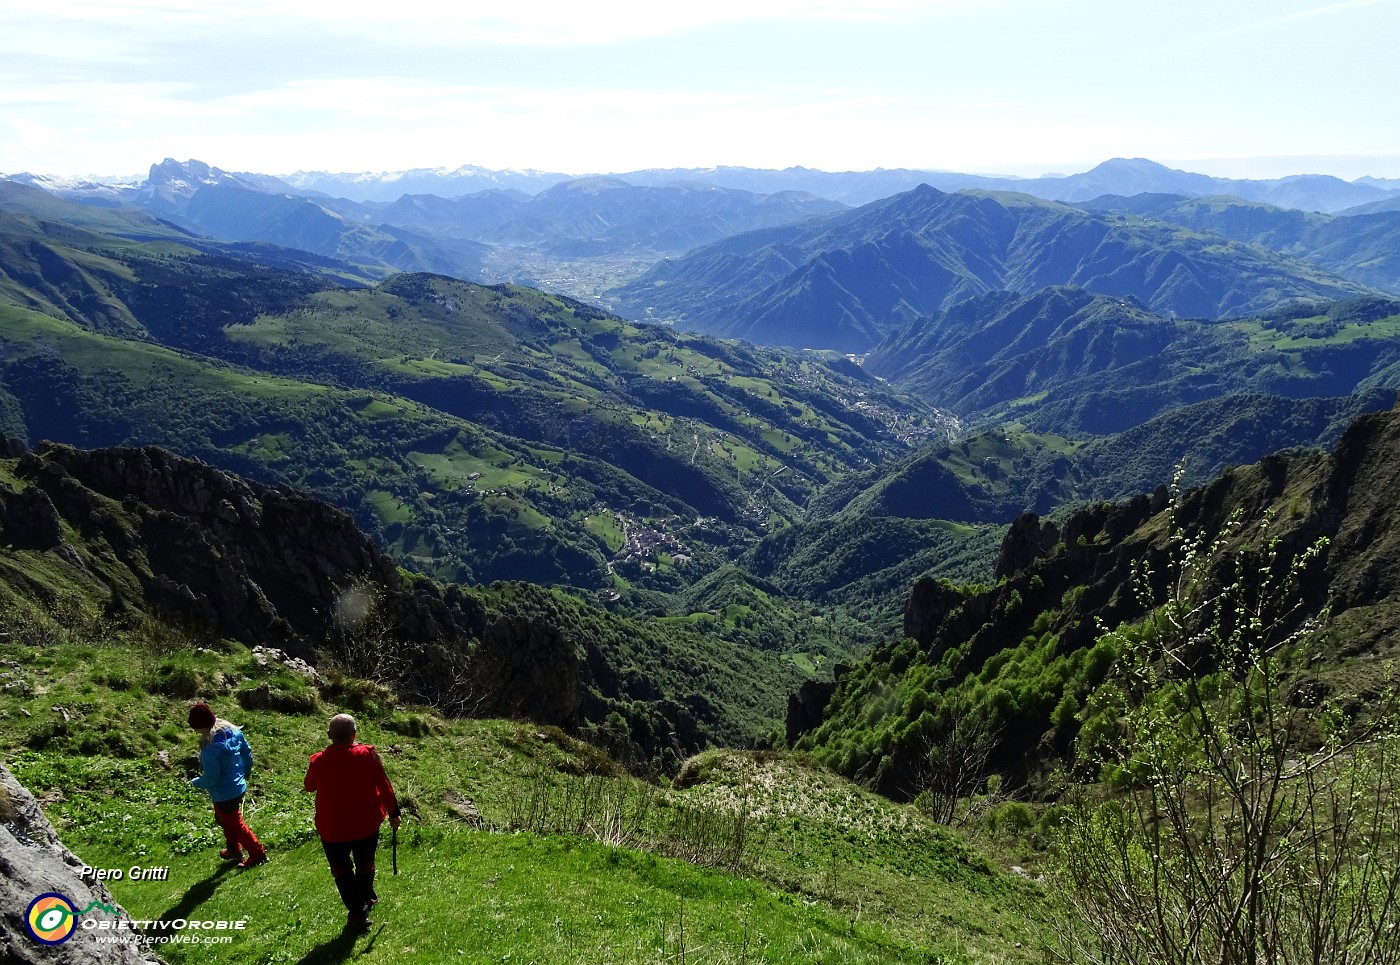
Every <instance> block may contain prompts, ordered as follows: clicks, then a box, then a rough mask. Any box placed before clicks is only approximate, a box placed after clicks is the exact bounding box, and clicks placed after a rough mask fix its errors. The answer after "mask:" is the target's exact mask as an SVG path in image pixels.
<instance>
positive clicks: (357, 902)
mask: <svg viewBox="0 0 1400 965" xmlns="http://www.w3.org/2000/svg"><path fill="white" fill-rule="evenodd" d="M321 848H322V849H323V850H324V851H325V852H326V860H327V861H328V862H330V866H331V876H332V877H333V878H335V888H336V890H337V891H339V892H340V900H341V901H343V902H344V903H345V909H346V911H348V912H350V915H351V917H352V918H353V917H356V916H359V917H362V918H368V917H369V910H370V907H371V906H373V905H374V903H375V902H376V901H378V900H379V896H378V895H376V894H375V893H374V852H375V851H376V850H377V849H378V848H379V832H378V831H377V830H376V831H375V832H374V833H373V834H371V835H370V836H369V837H367V838H361V839H360V840H358V841H326V840H324V839H323V840H322V841H321Z"/></svg>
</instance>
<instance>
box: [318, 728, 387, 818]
mask: <svg viewBox="0 0 1400 965" xmlns="http://www.w3.org/2000/svg"><path fill="white" fill-rule="evenodd" d="M306 789H307V790H308V791H315V792H316V833H317V834H319V835H320V836H321V840H322V841H330V842H333V843H334V842H343V841H359V840H360V839H361V838H367V837H369V836H370V835H371V834H374V833H375V832H376V831H378V830H379V826H380V825H381V824H383V823H384V818H386V817H387V816H388V815H389V814H390V813H391V812H393V811H394V810H396V809H397V808H398V801H397V799H396V798H395V797H394V788H393V786H392V785H391V784H390V783H389V776H388V775H387V774H385V773H384V763H383V762H382V761H380V759H379V753H378V752H377V751H376V750H375V749H374V747H373V746H372V745H370V744H332V745H331V746H330V747H327V748H326V749H325V750H323V751H319V752H317V753H315V754H312V755H311V764H310V766H308V767H307V768H306Z"/></svg>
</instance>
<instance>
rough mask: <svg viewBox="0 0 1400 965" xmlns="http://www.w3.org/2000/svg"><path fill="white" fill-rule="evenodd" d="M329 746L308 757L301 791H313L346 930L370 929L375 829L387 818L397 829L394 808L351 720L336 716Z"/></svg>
mask: <svg viewBox="0 0 1400 965" xmlns="http://www.w3.org/2000/svg"><path fill="white" fill-rule="evenodd" d="M327 733H328V735H329V736H330V739H331V746H330V747H327V748H326V749H325V750H323V751H319V752H317V753H315V754H312V755H311V764H310V766H308V767H307V769H306V790H308V791H315V792H316V833H317V834H319V835H320V836H321V847H322V848H323V849H325V852H326V860H327V861H329V862H330V865H331V875H332V876H333V877H334V878H335V887H336V890H337V891H339V892H340V900H341V901H343V902H345V908H346V910H347V911H348V912H349V913H350V915H349V918H348V920H347V921H346V922H345V927H346V929H347V930H352V931H365V930H367V929H368V928H369V927H370V920H369V912H370V909H371V908H373V907H374V905H375V903H376V902H378V901H379V896H378V895H376V894H375V893H374V852H375V849H376V848H378V846H379V827H380V825H382V824H383V823H384V818H385V817H388V819H389V824H390V825H392V826H393V827H394V828H395V829H397V828H398V826H399V804H398V799H397V798H396V797H395V796H394V788H393V786H392V785H390V783H389V776H388V775H387V774H385V773H384V763H383V762H382V761H381V760H380V759H379V753H378V752H377V751H375V749H374V748H373V747H372V746H370V745H369V744H359V743H356V741H355V718H353V717H351V716H350V715H349V714H336V715H335V716H334V717H332V718H331V722H330V727H329V728H328V731H327Z"/></svg>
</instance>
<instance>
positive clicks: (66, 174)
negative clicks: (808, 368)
mask: <svg viewBox="0 0 1400 965" xmlns="http://www.w3.org/2000/svg"><path fill="white" fill-rule="evenodd" d="M1115 157H1119V158H1121V157H1123V155H1116V156H1115ZM165 160H167V159H166V158H161V159H159V160H155V161H152V162H151V164H150V165H147V166H146V168H145V169H143V170H141V171H127V172H112V171H41V170H36V169H34V168H23V169H17V170H12V171H0V176H5V177H9V176H14V175H18V174H30V175H35V176H47V177H54V178H65V179H72V180H83V179H88V180H93V181H98V182H109V183H121V182H130V181H142V180H144V179H145V178H146V177H147V176H148V175H149V172H150V168H151V167H152V166H154V165H157V164H160V163H162V162H163V161H165ZM174 160H176V161H178V162H180V163H187V162H190V161H199V162H202V163H204V164H208V165H209V166H210V167H214V168H219V169H220V170H223V171H227V172H229V173H231V174H239V173H242V174H261V175H268V176H271V177H277V178H287V177H293V176H295V175H306V174H324V175H327V176H356V175H366V176H370V175H392V174H405V173H408V172H413V171H445V172H450V171H456V170H459V169H462V168H482V169H485V170H490V171H500V172H506V171H513V172H519V173H524V174H529V173H539V174H556V175H562V176H565V177H570V178H585V177H601V176H609V175H611V176H618V175H626V174H630V173H634V172H639V171H645V170H668V169H676V170H695V171H705V170H716V169H724V168H731V169H732V168H746V169H752V170H782V169H780V168H754V167H752V166H750V165H744V164H718V165H713V164H710V165H683V164H678V165H666V166H665V167H664V168H640V167H629V168H619V169H617V170H613V171H556V170H551V169H548V168H544V167H540V166H533V165H532V166H525V167H508V168H487V167H486V166H485V165H480V164H474V163H472V162H471V161H464V162H462V163H461V164H444V165H415V166H410V167H404V168H394V169H379V170H372V169H368V168H337V169H327V168H309V167H299V168H294V169H290V170H282V171H260V170H253V169H242V170H235V169H233V168H230V167H228V166H227V165H223V164H219V163H218V162H217V161H211V160H209V159H208V158H197V157H177V158H174ZM1109 160H1113V158H1105V159H1104V161H1109ZM1147 160H1151V161H1156V163H1158V164H1161V165H1163V166H1165V167H1168V168H1172V169H1174V170H1178V171H1185V172H1188V173H1192V174H1205V175H1209V176H1211V177H1218V178H1228V179H1231V180H1260V181H1267V180H1274V179H1277V178H1284V177H1292V176H1300V175H1330V176H1332V177H1337V178H1340V179H1342V180H1344V181H1356V180H1358V179H1360V178H1365V177H1372V178H1377V179H1381V180H1386V179H1400V174H1397V175H1395V176H1393V178H1392V177H1388V176H1387V175H1384V174H1375V173H1372V169H1371V168H1370V167H1368V166H1367V161H1368V160H1370V159H1365V158H1325V157H1324V158H1294V157H1266V158H1195V159H1187V160H1173V161H1162V160H1158V159H1156V158H1148V159H1147ZM1381 160H1382V161H1383V162H1384V163H1385V164H1389V165H1394V166H1400V158H1384V159H1381ZM1102 163H1104V162H1103V161H1099V162H1095V163H1093V164H1089V165H1087V166H1084V167H1073V166H1069V165H1059V166H1058V167H1057V166H1055V165H1051V164H1046V165H1040V166H1037V165H1030V166H1026V167H1022V168H1021V169H1020V170H1015V169H1014V167H1015V166H1013V165H1003V166H995V165H994V166H993V167H991V168H989V169H987V170H978V171H973V170H961V171H957V170H953V169H951V168H932V167H923V168H902V169H904V170H919V171H927V172H929V173H945V174H970V175H977V176H981V177H990V178H1020V179H1023V180H1033V179H1035V178H1041V177H1067V176H1072V175H1076V174H1082V173H1084V172H1086V171H1089V170H1091V169H1093V168H1094V167H1097V166H1098V165H1099V164H1102ZM790 167H796V168H806V169H808V170H813V171H820V172H822V173H827V174H843V173H862V172H868V171H878V170H895V169H896V167H895V166H893V165H884V166H877V167H872V168H859V169H856V168H851V169H846V170H844V171H836V170H833V169H829V168H819V167H817V166H815V165H810V164H805V165H804V164H797V165H790ZM1358 172H1359V173H1358Z"/></svg>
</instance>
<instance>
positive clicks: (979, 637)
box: [788, 407, 1400, 793]
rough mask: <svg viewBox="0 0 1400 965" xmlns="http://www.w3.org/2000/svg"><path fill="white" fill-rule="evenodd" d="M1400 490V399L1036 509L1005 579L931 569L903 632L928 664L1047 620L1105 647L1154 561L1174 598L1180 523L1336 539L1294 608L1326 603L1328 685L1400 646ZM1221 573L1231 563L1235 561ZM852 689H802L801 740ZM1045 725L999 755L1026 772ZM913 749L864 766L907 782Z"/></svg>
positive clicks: (1003, 570)
mask: <svg viewBox="0 0 1400 965" xmlns="http://www.w3.org/2000/svg"><path fill="white" fill-rule="evenodd" d="M1397 492H1400V407H1398V408H1396V409H1393V410H1391V411H1389V412H1381V413H1374V414H1371V415H1367V416H1365V417H1363V418H1361V419H1360V420H1358V421H1357V422H1356V423H1354V424H1353V425H1352V426H1351V427H1350V428H1349V429H1348V430H1347V431H1346V433H1345V434H1344V435H1343V437H1342V439H1341V441H1340V442H1339V444H1338V446H1337V448H1336V450H1335V451H1334V452H1333V453H1332V454H1331V455H1310V456H1300V457H1297V458H1284V457H1281V456H1269V457H1266V458H1265V459H1263V460H1261V461H1260V462H1258V463H1256V464H1255V465H1252V466H1245V467H1239V468H1236V469H1233V470H1230V471H1228V472H1226V473H1225V474H1224V475H1222V476H1221V477H1220V478H1218V479H1216V480H1215V481H1214V482H1212V483H1210V484H1208V485H1206V486H1202V487H1200V488H1198V489H1195V490H1192V491H1190V492H1188V493H1185V494H1183V495H1182V496H1181V497H1180V498H1179V499H1177V500H1175V501H1173V500H1171V499H1170V498H1169V495H1168V493H1167V491H1166V490H1165V489H1159V490H1158V491H1157V492H1156V493H1153V494H1152V495H1150V496H1148V495H1143V496H1138V497H1136V498H1134V499H1131V500H1129V501H1127V502H1124V503H1118V504H1111V505H1109V504H1104V505H1098V506H1094V507H1091V508H1089V509H1086V510H1084V511H1082V512H1080V513H1077V514H1075V515H1073V516H1071V517H1070V518H1069V519H1067V520H1066V521H1065V522H1064V524H1063V526H1059V527H1057V526H1056V525H1055V524H1053V523H1051V522H1047V521H1043V520H1041V519H1039V518H1038V517H1037V516H1035V515H1034V514H1031V513H1027V514H1026V515H1024V516H1022V517H1021V518H1019V519H1018V520H1016V522H1015V523H1013V524H1012V526H1011V527H1010V529H1009V530H1008V532H1007V534H1006V537H1005V539H1004V542H1003V545H1002V553H1001V559H1000V562H999V564H998V569H997V575H998V577H999V580H998V584H997V585H996V586H993V587H990V588H987V589H985V590H982V591H980V592H977V593H973V594H970V595H964V594H962V593H960V592H959V591H957V590H956V589H954V588H951V587H949V586H946V585H944V584H941V583H939V582H937V581H933V580H920V581H919V582H918V583H916V584H915V586H914V587H913V588H912V590H911V592H910V595H909V598H908V602H907V604H906V609H905V618H904V629H905V633H906V635H907V636H909V637H911V638H913V639H914V640H916V641H917V642H918V643H919V644H920V647H921V650H922V653H923V659H924V660H925V661H927V662H929V663H937V662H940V661H944V660H945V655H946V654H947V653H948V652H949V651H950V650H951V649H953V648H958V650H959V652H960V654H961V656H960V657H959V659H958V660H957V662H956V665H955V666H951V667H950V668H949V669H950V671H951V673H952V675H953V677H954V678H955V679H958V678H961V677H962V676H965V675H967V674H970V673H975V672H977V671H978V669H979V668H981V667H982V666H983V664H985V663H986V661H987V660H988V659H989V658H991V657H992V656H993V655H995V654H996V653H998V652H999V651H1001V650H1002V649H1004V648H1007V647H1011V646H1015V645H1016V644H1017V643H1019V641H1021V640H1022V639H1023V638H1024V637H1025V636H1026V635H1027V634H1028V633H1030V632H1031V630H1032V625H1033V624H1036V622H1037V618H1040V619H1041V623H1040V624H1039V625H1038V628H1037V630H1036V632H1037V633H1043V632H1045V631H1046V630H1048V631H1050V632H1052V633H1053V634H1055V636H1056V638H1057V641H1058V642H1057V652H1060V653H1065V652H1070V651H1073V650H1075V649H1079V648H1082V647H1087V646H1091V645H1093V644H1094V643H1095V642H1096V641H1097V639H1098V635H1099V633H1100V629H1099V628H1100V626H1101V625H1108V626H1116V625H1119V624H1122V623H1125V622H1131V621H1135V620H1138V619H1141V618H1142V617H1143V616H1144V615H1145V609H1144V600H1143V597H1142V596H1140V595H1139V594H1138V593H1136V592H1134V580H1135V574H1137V573H1138V572H1140V571H1145V572H1147V573H1151V574H1154V576H1153V580H1154V585H1153V587H1152V589H1153V593H1152V594H1150V595H1149V598H1150V599H1155V600H1161V599H1162V598H1163V596H1164V594H1165V586H1164V585H1162V584H1163V581H1164V579H1165V574H1166V573H1167V571H1168V569H1169V563H1170V560H1171V555H1172V548H1171V542H1172V536H1173V534H1174V533H1176V532H1181V533H1185V534H1189V535H1193V536H1194V535H1203V536H1205V537H1206V538H1208V539H1212V540H1214V539H1224V540H1225V541H1226V545H1227V546H1229V547H1231V548H1234V549H1242V550H1243V549H1245V548H1248V547H1259V546H1262V545H1264V544H1268V543H1275V544H1276V545H1277V547H1278V548H1279V550H1280V551H1281V555H1282V556H1283V557H1285V558H1292V557H1293V556H1296V555H1297V554H1298V553H1300V552H1302V551H1303V550H1305V549H1306V548H1308V547H1310V546H1312V545H1314V544H1316V543H1317V542H1318V541H1319V540H1323V541H1325V542H1326V547H1325V550H1324V552H1323V553H1322V554H1321V556H1320V557H1319V558H1318V559H1317V560H1316V561H1315V562H1314V563H1313V564H1312V565H1311V566H1310V568H1309V570H1308V571H1307V572H1306V574H1305V576H1304V579H1303V580H1302V581H1301V588H1300V589H1299V590H1298V593H1297V603H1298V606H1297V608H1296V609H1295V610H1294V611H1292V612H1291V613H1290V615H1289V616H1288V618H1287V619H1288V620H1289V621H1291V622H1292V623H1295V624H1296V623H1297V622H1300V621H1302V620H1304V619H1306V618H1309V617H1313V616H1317V615H1319V614H1322V613H1323V612H1324V611H1326V612H1327V613H1328V615H1329V620H1330V631H1329V633H1328V635H1327V636H1326V638H1325V639H1324V640H1323V641H1321V642H1320V646H1322V647H1324V648H1325V652H1320V653H1319V654H1318V656H1316V657H1314V661H1313V664H1312V666H1310V667H1309V671H1308V673H1309V681H1308V686H1310V687H1312V688H1313V690H1314V691H1315V692H1321V693H1325V692H1327V690H1328V688H1329V687H1330V686H1331V684H1330V683H1329V680H1330V678H1332V677H1333V676H1336V677H1337V678H1338V679H1339V680H1340V678H1341V677H1342V676H1345V675H1346V674H1347V673H1348V670H1347V669H1346V668H1347V666H1348V662H1349V661H1353V660H1355V659H1357V658H1359V659H1360V660H1362V661H1363V662H1365V663H1367V664H1370V665H1372V666H1378V665H1379V663H1380V661H1382V660H1383V659H1384V658H1386V657H1389V656H1393V655H1395V654H1396V653H1397V652H1400V501H1397V500H1396V499H1395V495H1394V494H1395V493H1397ZM1218 578H1219V579H1222V580H1223V579H1227V578H1229V579H1233V578H1234V577H1233V576H1232V575H1229V574H1225V573H1222V574H1220V575H1219V576H1218ZM1047 614H1048V615H1049V616H1050V622H1049V624H1048V625H1047V624H1046V623H1045V622H1044V621H1045V619H1046V616H1045V615H1047ZM1285 629H1286V627H1285ZM894 650H895V648H894V647H886V648H884V649H882V650H880V651H877V652H876V653H875V654H873V655H872V657H871V658H870V659H871V660H872V662H874V663H876V664H880V663H888V662H889V661H890V660H891V659H892V654H893V652H894ZM1353 677H1354V679H1353V680H1351V681H1349V682H1348V683H1347V685H1348V686H1354V685H1355V681H1356V680H1363V681H1364V680H1373V681H1376V683H1374V686H1376V687H1379V686H1382V683H1380V681H1381V675H1380V674H1379V673H1372V672H1369V671H1363V672H1361V673H1359V674H1353ZM841 687H842V675H839V674H838V675H837V678H836V680H835V682H834V685H833V686H832V688H831V690H830V691H825V690H823V691H821V692H818V691H816V690H812V691H810V692H804V695H803V696H804V699H803V700H800V701H796V702H790V704H789V713H788V739H789V741H790V742H792V741H795V740H797V739H798V738H800V737H801V735H802V734H805V733H809V732H811V731H813V730H815V729H816V728H817V727H819V726H820V725H821V723H822V721H823V719H824V716H825V714H824V711H825V710H826V708H827V703H828V702H829V701H831V700H833V699H836V697H837V696H838V695H839V694H840V692H841ZM1377 696H1379V692H1377ZM1362 699H1363V700H1364V696H1363V698H1362ZM1047 726H1048V725H1047ZM1043 736H1044V735H1043V734H1041V733H1031V732H1024V733H1016V734H1009V735H1004V736H1003V739H1002V743H1001V748H1000V759H999V760H998V761H997V764H998V766H999V767H1001V768H1002V769H1003V770H1004V771H1005V772H1007V773H1011V774H1015V773H1017V771H1018V770H1020V769H1021V768H1023V767H1025V766H1026V765H1028V763H1029V761H1030V759H1031V758H1032V757H1033V756H1034V755H1035V754H1037V753H1039V752H1040V749H1041V748H1040V742H1041V740H1042V738H1043ZM910 754H912V750H911V749H909V748H896V749H895V750H894V751H892V752H891V754H890V755H889V756H888V757H887V758H885V759H883V760H877V761H875V763H874V764H872V766H871V771H870V772H869V773H865V774H862V775H859V776H861V777H865V778H867V779H870V780H872V781H873V782H875V783H877V784H878V785H879V786H880V787H881V789H882V790H885V791H886V792H889V793H897V792H898V790H899V789H900V788H901V787H902V786H903V784H902V783H901V782H904V783H907V781H906V780H905V779H906V777H907V775H908V774H909V773H910V768H912V767H914V766H916V762H915V761H914V760H913V759H912V757H911V756H910ZM906 758H907V759H906ZM877 766H878V771H876V770H875V768H876V767H877Z"/></svg>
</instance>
